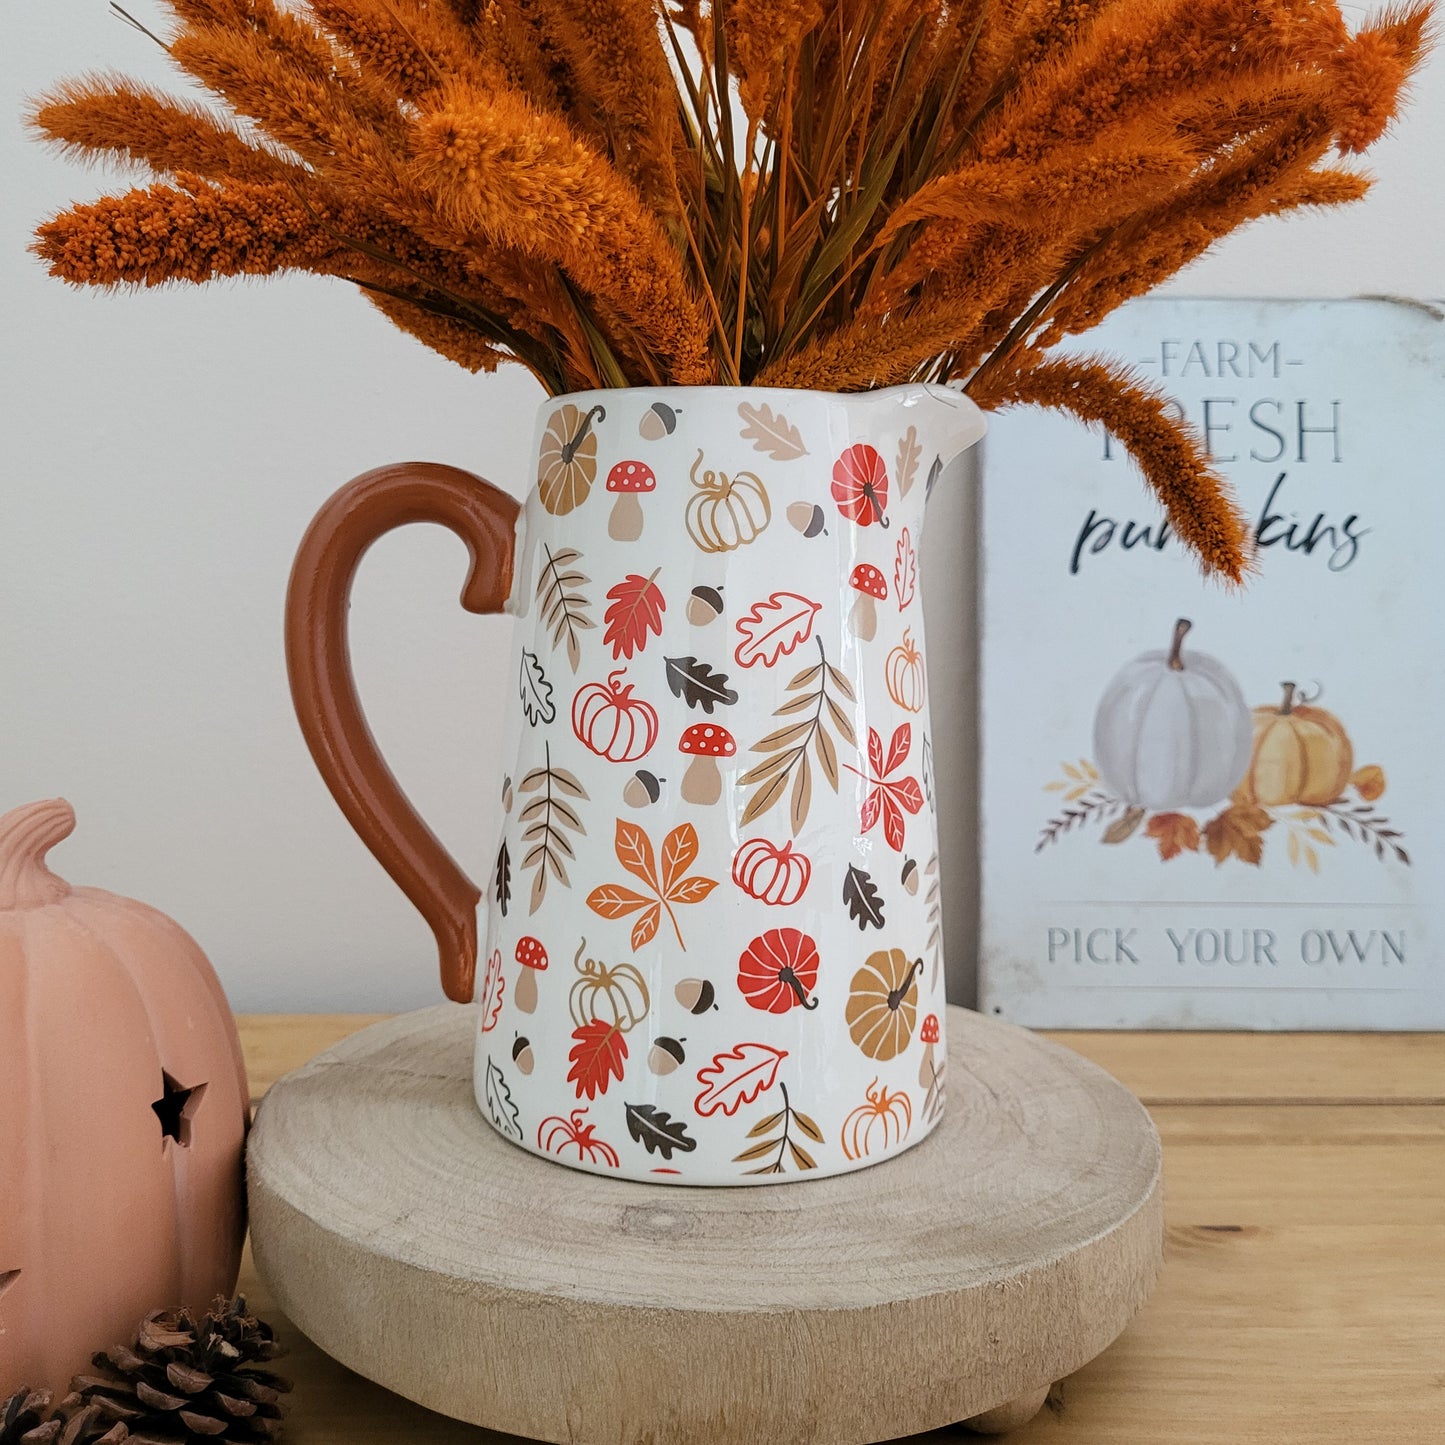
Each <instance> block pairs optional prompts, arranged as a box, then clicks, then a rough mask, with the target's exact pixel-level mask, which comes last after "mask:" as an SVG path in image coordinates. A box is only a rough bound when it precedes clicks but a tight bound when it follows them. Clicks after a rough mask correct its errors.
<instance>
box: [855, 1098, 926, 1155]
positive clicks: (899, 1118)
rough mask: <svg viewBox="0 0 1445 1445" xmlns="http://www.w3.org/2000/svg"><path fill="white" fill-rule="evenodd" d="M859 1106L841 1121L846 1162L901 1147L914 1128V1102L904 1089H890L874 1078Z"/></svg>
mask: <svg viewBox="0 0 1445 1445" xmlns="http://www.w3.org/2000/svg"><path fill="white" fill-rule="evenodd" d="M864 1095H865V1099H866V1102H865V1103H862V1104H859V1105H858V1107H857V1108H856V1109H854V1110H853V1112H852V1113H851V1114H849V1115H848V1117H847V1118H846V1119H844V1121H843V1153H844V1154H845V1155H846V1156H847V1157H848V1158H849V1159H867V1158H868V1157H869V1155H871V1154H872V1153H873V1152H874V1151H875V1150H877V1151H879V1152H882V1151H883V1150H886V1149H889V1148H891V1147H892V1146H893V1145H895V1144H901V1143H902V1142H903V1140H904V1139H906V1138H907V1137H908V1131H909V1129H910V1128H912V1127H913V1101H912V1100H911V1099H910V1098H909V1097H908V1094H907V1092H906V1091H905V1090H903V1089H895V1090H893V1091H892V1092H891V1093H890V1092H889V1090H888V1089H887V1088H886V1087H884V1086H883V1085H882V1084H880V1083H879V1082H878V1080H877V1079H874V1080H873V1082H872V1083H871V1084H870V1085H869V1086H868V1088H867V1089H866V1090H865V1091H864Z"/></svg>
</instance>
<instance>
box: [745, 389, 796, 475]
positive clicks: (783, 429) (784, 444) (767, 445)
mask: <svg viewBox="0 0 1445 1445" xmlns="http://www.w3.org/2000/svg"><path fill="white" fill-rule="evenodd" d="M738 415H739V416H740V417H742V419H743V422H744V426H743V432H742V435H743V440H744V441H750V442H752V444H753V447H754V449H755V450H757V451H760V452H766V453H767V454H768V456H770V457H772V459H773V460H774V461H775V462H790V461H794V460H796V459H797V458H798V457H803V456H807V454H808V449H807V447H805V446H804V445H803V434H802V432H800V431H799V430H798V429H797V427H795V426H794V425H793V424H792V423H791V422H790V421H789V420H788V419H787V417H785V416H784V415H782V413H781V412H776V411H774V410H773V409H772V407H770V406H769V405H768V404H767V402H762V403H760V404H759V405H757V406H754V405H753V403H752V402H748V401H744V402H740V403H739V404H738Z"/></svg>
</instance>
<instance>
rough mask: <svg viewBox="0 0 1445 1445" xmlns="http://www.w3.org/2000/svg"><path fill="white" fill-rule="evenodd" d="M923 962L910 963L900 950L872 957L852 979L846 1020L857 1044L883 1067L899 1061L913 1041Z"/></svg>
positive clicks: (916, 959) (884, 950) (886, 951)
mask: <svg viewBox="0 0 1445 1445" xmlns="http://www.w3.org/2000/svg"><path fill="white" fill-rule="evenodd" d="M922 972H923V960H922V959H921V958H915V959H913V960H912V961H911V962H910V961H909V958H908V955H907V954H906V953H904V951H903V950H902V949H901V948H888V949H880V950H879V951H878V952H877V953H870V954H869V955H868V959H867V961H866V962H865V963H864V965H863V967H862V968H860V969H859V970H858V972H857V973H855V974H854V975H853V982H852V983H851V984H850V985H849V988H848V1006H847V1008H846V1009H845V1010H844V1017H845V1018H846V1019H847V1021H848V1033H849V1035H850V1036H851V1037H852V1040H853V1042H854V1043H855V1044H857V1045H858V1047H859V1048H860V1049H862V1050H863V1052H864V1053H865V1054H867V1055H868V1057H869V1058H870V1059H877V1060H878V1061H879V1062H880V1063H885V1064H886V1063H887V1062H888V1060H889V1059H896V1058H897V1057H898V1055H899V1054H901V1053H902V1052H903V1051H904V1049H906V1048H907V1047H908V1044H909V1041H910V1040H911V1039H912V1038H913V1025H914V1022H915V1020H916V1019H917V1017H918V998H917V993H918V990H917V987H916V985H917V983H918V978H919V975H920V974H921V973H922Z"/></svg>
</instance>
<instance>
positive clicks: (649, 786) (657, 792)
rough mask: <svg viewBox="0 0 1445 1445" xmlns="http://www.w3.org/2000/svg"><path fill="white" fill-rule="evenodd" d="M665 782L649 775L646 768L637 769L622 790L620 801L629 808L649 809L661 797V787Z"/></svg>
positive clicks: (664, 779) (652, 774) (653, 775)
mask: <svg viewBox="0 0 1445 1445" xmlns="http://www.w3.org/2000/svg"><path fill="white" fill-rule="evenodd" d="M666 781H667V779H666V778H659V777H658V776H657V774H656V773H649V772H648V771H647V769H646V768H638V770H637V771H636V772H635V773H633V775H632V776H631V777H630V778H628V780H627V783H626V785H625V786H624V787H623V789H622V801H623V802H624V803H626V804H627V806H628V807H629V808H646V807H649V806H650V805H651V804H653V803H655V802H656V801H657V800H658V798H659V797H660V796H661V795H662V785H663V783H665V782H666Z"/></svg>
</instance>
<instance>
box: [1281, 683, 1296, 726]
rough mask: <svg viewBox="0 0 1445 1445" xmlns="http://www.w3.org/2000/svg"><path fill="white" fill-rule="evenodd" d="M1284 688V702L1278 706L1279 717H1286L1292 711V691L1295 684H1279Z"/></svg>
mask: <svg viewBox="0 0 1445 1445" xmlns="http://www.w3.org/2000/svg"><path fill="white" fill-rule="evenodd" d="M1280 686H1281V687H1283V688H1284V700H1283V701H1282V702H1281V703H1280V705H1279V715H1280V716H1281V717H1288V716H1289V715H1290V714H1291V713H1292V712H1293V711H1294V690H1295V684H1294V683H1292V682H1285V683H1281V684H1280Z"/></svg>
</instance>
